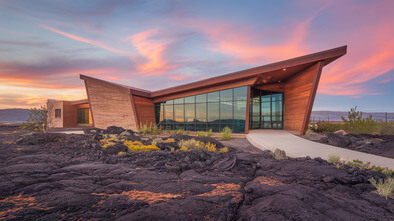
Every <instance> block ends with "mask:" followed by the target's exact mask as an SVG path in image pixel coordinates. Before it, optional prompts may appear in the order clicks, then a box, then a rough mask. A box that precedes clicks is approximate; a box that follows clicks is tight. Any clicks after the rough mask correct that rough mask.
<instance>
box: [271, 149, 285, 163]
mask: <svg viewBox="0 0 394 221" xmlns="http://www.w3.org/2000/svg"><path fill="white" fill-rule="evenodd" d="M272 156H273V157H274V158H275V159H276V160H286V159H287V156H286V152H285V151H284V150H280V149H278V148H276V149H275V150H274V152H272Z"/></svg>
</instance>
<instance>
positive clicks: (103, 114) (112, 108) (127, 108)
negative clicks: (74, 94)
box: [85, 80, 137, 130]
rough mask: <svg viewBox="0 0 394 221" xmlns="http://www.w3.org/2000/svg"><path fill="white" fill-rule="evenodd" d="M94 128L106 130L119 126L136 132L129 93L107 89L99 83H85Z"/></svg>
mask: <svg viewBox="0 0 394 221" xmlns="http://www.w3.org/2000/svg"><path fill="white" fill-rule="evenodd" d="M85 84H86V91H87V93H88V98H89V103H90V109H91V112H92V115H93V121H94V126H95V127H98V128H107V127H109V126H113V125H115V126H119V127H123V128H126V129H132V130H137V119H135V113H134V107H133V104H132V102H131V97H130V93H127V92H126V91H122V90H118V89H117V88H114V87H108V86H107V85H106V84H101V83H100V82H99V81H89V80H87V81H85Z"/></svg>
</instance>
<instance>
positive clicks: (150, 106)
mask: <svg viewBox="0 0 394 221" xmlns="http://www.w3.org/2000/svg"><path fill="white" fill-rule="evenodd" d="M133 100H134V105H135V109H136V111H137V119H138V123H139V124H140V123H142V124H151V123H152V124H154V123H155V110H154V103H153V101H152V99H149V98H145V97H140V96H135V95H133Z"/></svg>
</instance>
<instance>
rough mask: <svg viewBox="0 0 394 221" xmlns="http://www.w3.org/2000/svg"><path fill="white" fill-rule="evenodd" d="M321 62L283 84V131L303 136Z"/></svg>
mask: <svg viewBox="0 0 394 221" xmlns="http://www.w3.org/2000/svg"><path fill="white" fill-rule="evenodd" d="M321 69H322V62H318V63H316V64H314V65H312V66H310V67H309V68H307V69H305V70H303V71H301V72H299V73H298V74H296V75H294V76H293V77H292V78H290V79H289V80H288V81H287V82H286V84H285V90H284V122H283V124H284V129H285V130H289V131H293V132H295V133H299V134H304V133H305V131H306V129H307V125H308V122H309V117H310V113H311V110H312V106H313V100H314V97H315V94H316V90H317V84H318V81H319V78H320V73H321Z"/></svg>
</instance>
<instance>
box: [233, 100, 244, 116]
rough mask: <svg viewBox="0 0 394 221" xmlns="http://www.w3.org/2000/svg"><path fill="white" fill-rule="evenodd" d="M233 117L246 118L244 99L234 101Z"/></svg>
mask: <svg viewBox="0 0 394 221" xmlns="http://www.w3.org/2000/svg"><path fill="white" fill-rule="evenodd" d="M234 119H235V120H245V119H246V101H234Z"/></svg>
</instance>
